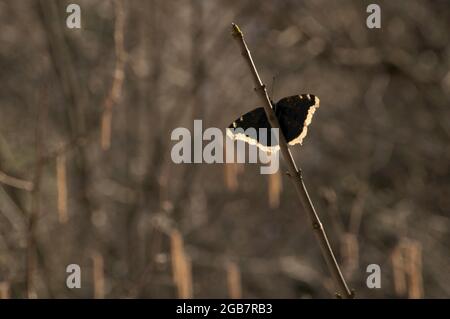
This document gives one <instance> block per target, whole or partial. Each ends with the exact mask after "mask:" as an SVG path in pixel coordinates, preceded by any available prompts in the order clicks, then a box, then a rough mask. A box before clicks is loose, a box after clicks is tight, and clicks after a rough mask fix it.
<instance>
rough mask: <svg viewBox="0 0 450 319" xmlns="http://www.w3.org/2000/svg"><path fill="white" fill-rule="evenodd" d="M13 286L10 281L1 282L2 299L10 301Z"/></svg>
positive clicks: (0, 293) (0, 294)
mask: <svg viewBox="0 0 450 319" xmlns="http://www.w3.org/2000/svg"><path fill="white" fill-rule="evenodd" d="M10 290H11V286H10V284H9V282H8V281H3V282H0V299H9V298H10V297H11V295H10Z"/></svg>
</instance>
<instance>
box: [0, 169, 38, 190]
mask: <svg viewBox="0 0 450 319" xmlns="http://www.w3.org/2000/svg"><path fill="white" fill-rule="evenodd" d="M0 183H3V184H6V185H8V186H11V187H15V188H18V189H22V190H25V191H28V192H31V191H32V190H33V182H30V181H26V180H23V179H20V178H17V177H13V176H10V175H7V174H5V173H4V172H2V171H0Z"/></svg>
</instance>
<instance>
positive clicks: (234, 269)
mask: <svg viewBox="0 0 450 319" xmlns="http://www.w3.org/2000/svg"><path fill="white" fill-rule="evenodd" d="M226 271H227V285H228V296H229V297H230V298H231V299H241V298H242V288H241V272H240V271H239V267H238V265H236V263H235V262H232V261H229V262H227V264H226Z"/></svg>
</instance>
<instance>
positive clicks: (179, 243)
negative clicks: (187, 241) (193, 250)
mask: <svg viewBox="0 0 450 319" xmlns="http://www.w3.org/2000/svg"><path fill="white" fill-rule="evenodd" d="M170 246H171V249H170V252H171V259H172V274H173V281H174V283H175V285H176V286H177V289H178V298H180V299H188V298H192V295H193V292H192V268H191V267H192V265H191V261H190V259H189V258H188V257H187V256H186V254H185V252H184V243H183V237H182V236H181V234H180V232H179V231H178V230H176V229H174V230H172V232H171V233H170Z"/></svg>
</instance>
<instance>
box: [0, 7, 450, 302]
mask: <svg viewBox="0 0 450 319" xmlns="http://www.w3.org/2000/svg"><path fill="white" fill-rule="evenodd" d="M68 3H70V2H68V1H54V0H42V1H37V0H33V1H0V83H1V86H0V282H1V283H0V293H1V295H2V296H3V297H7V296H8V295H9V296H10V297H11V298H26V297H39V298H44V297H50V298H51V297H69V298H74V297H85V298H92V297H97V298H101V297H121V298H124V297H147V298H156V297H177V296H181V297H183V296H184V297H197V298H200V297H206V298H213V297H224V298H225V297H228V296H230V295H231V296H243V297H248V298H260V297H261V298H262V297H264V298H285V297H286V298H302V297H304V298H308V297H313V298H327V297H330V296H332V293H333V291H334V290H333V287H332V283H331V281H330V279H329V275H328V271H327V269H326V267H325V266H324V262H323V259H322V257H321V255H320V252H319V249H318V245H317V243H316V241H315V238H314V236H313V234H312V231H311V227H310V225H309V222H308V219H307V217H306V215H305V214H304V212H303V210H302V209H301V207H300V206H299V203H298V199H297V198H296V196H295V192H294V190H293V188H292V185H291V183H290V181H289V180H288V178H287V177H286V176H281V175H275V176H271V177H268V176H263V175H260V174H259V166H258V165H256V164H248V165H244V166H238V165H222V164H213V165H207V164H197V165H194V164H185V165H175V164H173V163H172V161H171V159H170V150H171V147H172V146H173V144H174V143H173V142H172V141H171V140H170V133H171V131H172V130H173V129H174V128H175V127H180V126H183V127H188V128H191V127H192V123H193V119H202V120H203V125H204V127H210V126H214V127H219V128H224V127H226V126H227V125H228V124H229V123H230V121H232V120H234V119H235V118H237V117H238V116H239V115H240V114H242V113H244V112H247V111H249V110H250V109H252V108H254V107H256V106H258V102H259V100H258V98H257V96H256V94H254V92H253V91H252V89H253V83H252V80H251V77H250V73H249V72H248V69H247V66H246V65H245V63H244V60H243V59H242V57H241V56H240V54H239V50H238V48H237V46H236V44H235V43H234V41H233V40H232V38H231V34H230V24H231V22H236V23H238V24H239V25H240V26H241V28H242V30H243V31H244V33H245V36H246V39H247V42H248V44H249V46H250V49H251V51H252V54H253V57H254V59H255V63H256V65H257V67H258V68H259V70H260V73H261V76H262V78H263V80H264V81H265V83H266V84H267V85H268V87H269V88H270V87H271V83H272V78H273V77H274V76H275V77H276V80H275V88H274V100H278V99H280V98H281V97H284V96H287V95H293V94H298V93H311V94H315V95H317V96H318V97H319V98H320V100H321V107H320V108H319V110H318V111H317V113H316V115H315V118H314V121H313V123H312V125H311V126H310V130H309V134H308V136H307V138H306V140H305V143H304V145H303V146H302V147H300V146H296V147H294V148H293V149H292V151H293V154H294V157H295V159H296V161H297V162H298V163H299V164H300V166H301V167H302V170H303V175H304V178H305V182H306V184H307V186H308V189H309V192H310V195H311V198H312V200H313V202H314V204H315V206H316V209H317V211H318V213H319V214H320V216H321V218H322V220H323V223H324V225H325V228H326V229H327V231H328V234H329V237H330V240H331V243H332V246H333V248H334V249H335V252H336V255H337V257H338V261H339V263H340V265H341V266H342V268H343V271H344V273H345V276H346V278H347V280H348V282H349V285H350V286H351V287H352V288H355V289H356V291H357V295H358V296H359V297H367V298H379V297H382V298H393V297H401V298H405V297H411V298H420V297H429V298H443V297H447V298H448V297H449V296H450V278H449V266H450V258H449V244H450V233H449V229H450V227H449V226H450V219H449V211H450V185H449V178H450V169H449V160H450V147H449V136H450V125H449V120H450V109H449V101H450V72H449V65H450V44H449V36H448V31H449V30H450V25H449V21H450V6H449V2H448V1H419V0H414V1H377V3H378V4H379V5H380V6H381V9H382V27H381V29H373V30H370V29H368V28H367V27H366V24H365V20H366V17H367V15H368V14H367V13H366V7H367V5H368V4H369V3H370V2H367V1H347V0H346V1H324V0H319V1H317V0H314V1H293V0H292V1H287V0H284V1H245V2H243V1H199V0H191V1H137V0H134V1H124V2H120V1H116V2H113V1H86V0H84V1H78V2H77V3H79V4H80V5H81V9H82V29H81V30H70V29H67V28H66V27H65V19H66V16H67V14H66V13H65V8H66V5H67V4H68ZM122 39H123V41H122ZM122 42H123V45H122ZM122 75H123V77H122ZM109 120H111V131H110V132H111V138H110V139H108V132H109V131H108V123H110V122H109ZM102 123H103V129H102ZM102 140H103V142H102ZM108 144H109V147H108ZM283 171H284V169H283V167H282V170H281V172H283ZM282 175H283V174H282ZM71 263H76V264H79V265H80V266H81V270H82V287H81V289H74V290H70V289H68V288H67V287H66V285H65V282H66V276H67V274H66V272H65V267H66V266H67V265H68V264H71ZM372 263H374V264H379V265H380V266H381V276H382V281H381V289H372V290H371V289H368V288H367V286H366V284H365V281H366V277H367V275H368V274H367V273H366V267H367V265H368V264H372ZM239 277H240V279H239Z"/></svg>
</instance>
